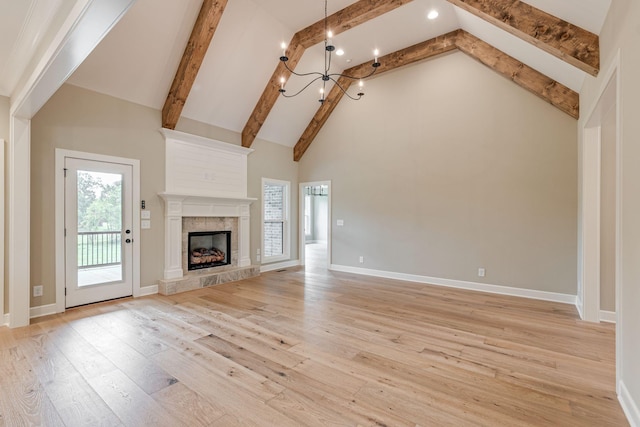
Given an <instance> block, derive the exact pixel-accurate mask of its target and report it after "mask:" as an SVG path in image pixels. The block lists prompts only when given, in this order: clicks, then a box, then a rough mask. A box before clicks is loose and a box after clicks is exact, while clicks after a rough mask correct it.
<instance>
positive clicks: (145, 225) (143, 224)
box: [140, 219, 151, 230]
mask: <svg viewBox="0 0 640 427" xmlns="http://www.w3.org/2000/svg"><path fill="white" fill-rule="evenodd" d="M140 228H142V229H143V230H148V229H149V228H151V220H148V219H143V220H142V221H140Z"/></svg>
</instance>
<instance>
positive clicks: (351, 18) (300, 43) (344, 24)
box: [242, 0, 412, 147]
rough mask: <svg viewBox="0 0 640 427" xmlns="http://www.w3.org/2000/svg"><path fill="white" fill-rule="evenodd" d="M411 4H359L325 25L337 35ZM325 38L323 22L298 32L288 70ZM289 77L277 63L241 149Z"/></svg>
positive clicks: (365, 0)
mask: <svg viewBox="0 0 640 427" xmlns="http://www.w3.org/2000/svg"><path fill="white" fill-rule="evenodd" d="M411 1H412V0H360V1H357V2H355V3H353V4H352V5H350V6H347V7H345V8H344V9H342V10H339V11H338V12H336V13H334V14H332V15H330V16H328V17H327V23H328V26H329V28H330V29H331V31H333V33H334V34H335V35H337V34H340V33H342V32H343V31H346V30H348V29H350V28H353V27H356V26H358V25H360V24H362V23H364V22H367V21H369V20H371V19H373V18H377V17H378V16H380V15H383V14H385V13H387V12H389V11H391V10H393V9H396V8H398V7H400V6H402V5H404V4H407V3H409V2H411ZM324 36H325V33H324V19H322V20H320V21H318V22H316V23H315V24H312V25H310V26H308V27H306V28H304V29H302V30H300V31H298V32H297V33H296V34H295V35H294V36H293V38H292V40H291V42H290V43H289V47H288V48H287V56H288V57H289V62H288V65H289V68H291V69H292V70H293V69H295V66H296V65H297V64H298V61H299V60H300V58H302V54H304V51H305V49H307V48H309V47H311V46H313V45H315V44H317V43H320V42H321V41H322V40H324ZM289 76H290V73H288V72H287V71H286V69H285V68H284V66H283V65H282V63H278V66H277V67H276V69H275V71H274V72H273V74H272V75H271V78H270V79H269V82H268V83H267V86H266V87H265V88H264V91H263V92H262V95H261V96H260V99H259V100H258V103H257V104H256V106H255V108H254V109H253V112H252V113H251V116H249V120H248V121H247V124H246V125H245V126H244V129H243V130H242V145H243V146H244V147H251V144H253V141H254V140H255V138H256V135H258V132H259V131H260V128H262V125H263V124H264V122H265V120H266V119H267V116H268V115H269V113H270V112H271V109H272V108H273V106H274V105H275V103H276V100H277V99H278V95H279V92H278V90H279V89H280V77H285V79H288V77H289Z"/></svg>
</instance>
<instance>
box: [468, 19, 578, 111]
mask: <svg viewBox="0 0 640 427" xmlns="http://www.w3.org/2000/svg"><path fill="white" fill-rule="evenodd" d="M456 46H457V48H458V49H460V50H461V51H462V52H464V53H466V54H467V55H469V56H471V57H472V58H475V59H476V60H478V61H480V62H481V63H483V64H484V65H486V66H488V67H489V68H491V69H493V70H494V71H496V72H498V73H500V74H502V75H503V76H505V77H507V78H508V79H510V80H512V81H513V82H515V83H516V84H518V85H519V86H521V87H523V88H524V89H526V90H528V91H529V92H531V93H533V94H535V95H537V96H539V97H540V98H542V99H544V100H545V101H547V102H549V103H550V104H551V105H553V106H555V107H557V108H558V109H560V110H561V111H564V112H565V113H567V114H569V115H570V116H571V117H573V118H575V119H577V118H578V117H579V115H580V113H579V109H580V100H579V95H578V94H577V93H576V92H574V91H573V90H571V89H569V88H568V87H566V86H564V85H562V84H560V83H558V82H556V81H555V80H553V79H551V78H549V77H547V76H545V75H544V74H542V73H540V72H538V71H536V70H534V69H533V68H531V67H529V66H527V65H525V64H523V63H522V62H520V61H518V60H516V59H515V58H512V57H511V56H509V55H507V54H506V53H504V52H502V51H500V50H498V49H496V48H495V47H493V46H491V45H489V44H488V43H485V42H483V41H482V40H480V39H478V38H477V37H474V36H472V35H471V34H469V33H467V32H465V31H461V32H460V33H459V34H458V37H457V39H456Z"/></svg>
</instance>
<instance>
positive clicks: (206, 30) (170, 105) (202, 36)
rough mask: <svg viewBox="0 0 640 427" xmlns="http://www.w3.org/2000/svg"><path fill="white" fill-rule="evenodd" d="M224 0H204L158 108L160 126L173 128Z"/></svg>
mask: <svg viewBox="0 0 640 427" xmlns="http://www.w3.org/2000/svg"><path fill="white" fill-rule="evenodd" d="M226 6H227V0H204V1H203V2H202V7H201V8H200V13H199V14H198V18H197V19H196V23H195V25H194V26H193V30H192V31H191V36H190V37H189V41H188V42H187V46H186V47H185V49H184V53H183V54H182V59H181V60H180V65H179V66H178V70H177V71H176V75H175V77H174V78H173V83H172V84H171V89H170V90H169V94H168V95H167V99H166V101H165V103H164V107H163V108H162V127H163V128H167V129H175V128H176V124H178V119H180V114H181V113H182V109H183V108H184V104H185V103H186V102H187V97H188V96H189V93H190V92H191V88H192V87H193V83H194V82H195V80H196V77H197V76H198V71H199V70H200V66H201V65H202V61H203V60H204V56H205V55H206V53H207V49H209V44H210V43H211V39H213V34H214V33H215V32H216V29H217V28H218V24H219V23H220V18H222V14H223V13H224V8H225V7H226Z"/></svg>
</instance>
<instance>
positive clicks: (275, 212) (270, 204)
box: [264, 184, 285, 221]
mask: <svg viewBox="0 0 640 427" xmlns="http://www.w3.org/2000/svg"><path fill="white" fill-rule="evenodd" d="M284 190H285V188H284V186H283V185H272V184H265V185H264V220H265V221H272V220H283V219H284Z"/></svg>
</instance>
